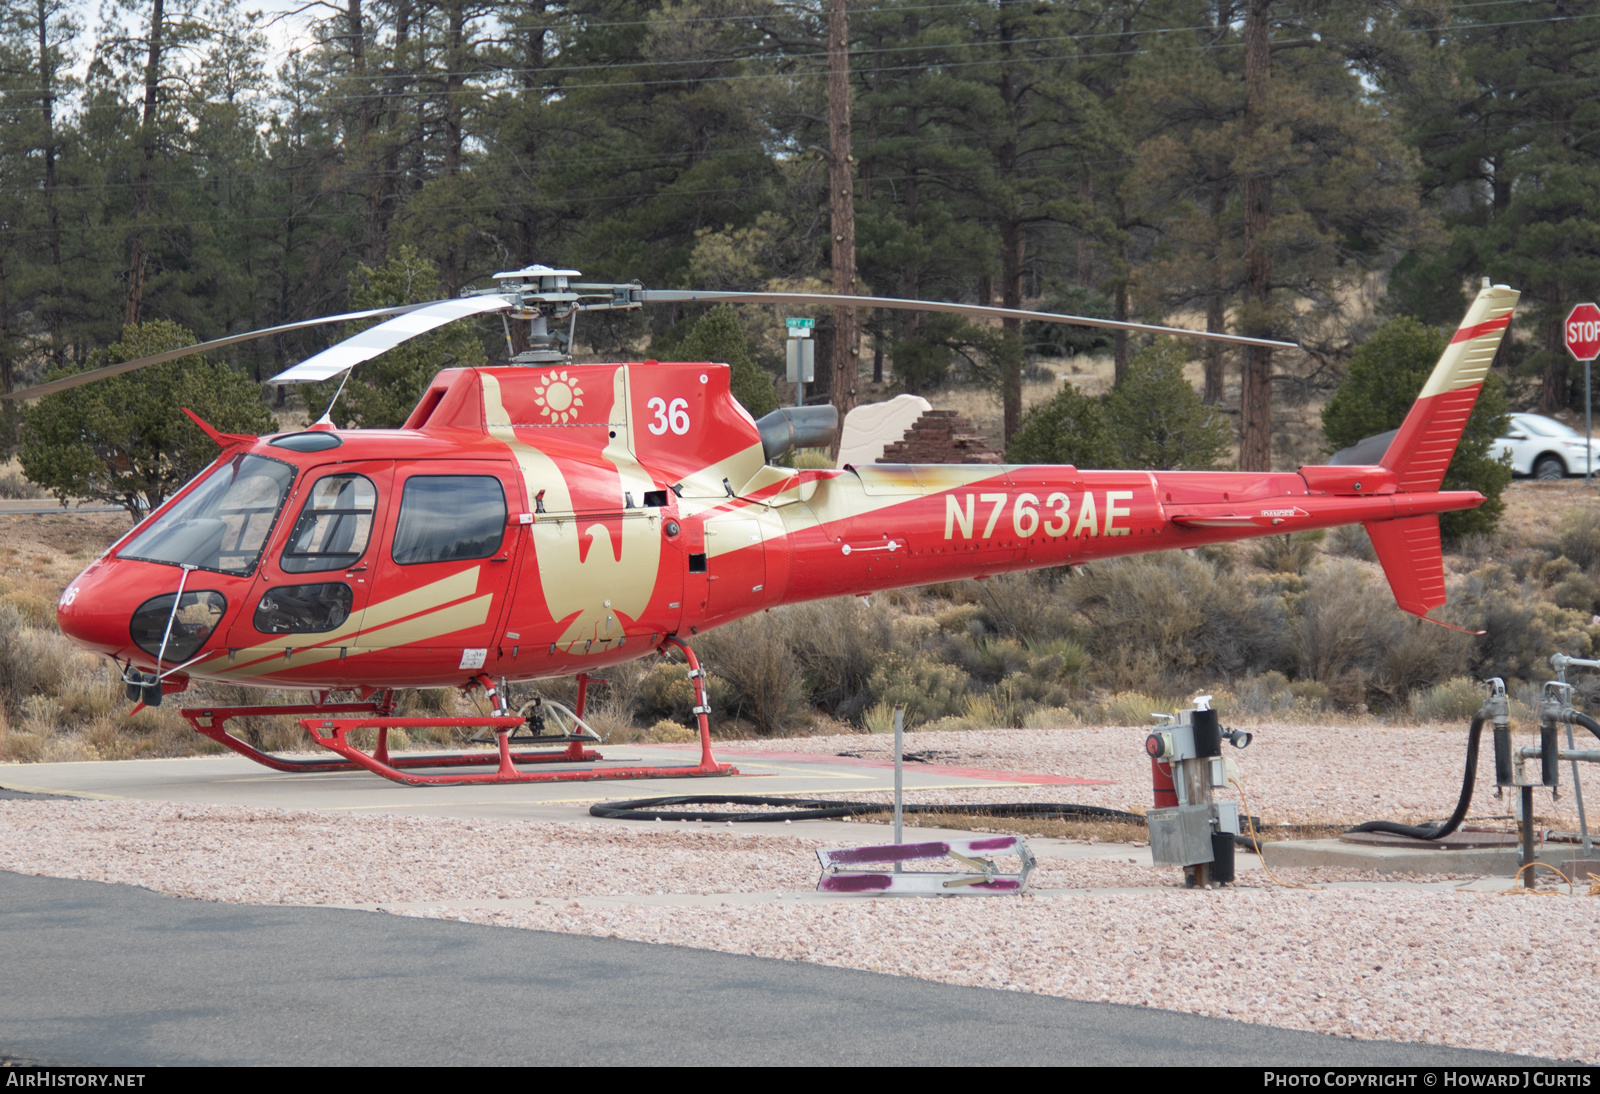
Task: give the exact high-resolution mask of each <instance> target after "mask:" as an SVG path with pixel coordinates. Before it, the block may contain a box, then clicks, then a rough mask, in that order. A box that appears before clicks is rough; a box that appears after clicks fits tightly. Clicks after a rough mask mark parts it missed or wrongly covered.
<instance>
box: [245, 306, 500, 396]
mask: <svg viewBox="0 0 1600 1094" xmlns="http://www.w3.org/2000/svg"><path fill="white" fill-rule="evenodd" d="M515 306H516V301H514V300H512V299H510V298H508V297H504V296H496V295H493V294H489V295H485V296H463V297H456V298H454V299H451V300H436V301H434V302H433V303H431V304H424V305H423V306H422V307H420V308H416V309H414V310H412V311H410V312H408V313H407V314H405V315H401V316H397V317H396V318H394V319H390V320H389V321H388V322H386V323H379V324H378V325H377V326H375V327H368V328H367V329H366V330H364V331H362V332H361V333H360V334H358V335H356V336H355V337H354V338H346V339H345V340H344V341H343V342H339V343H336V344H334V345H332V346H329V347H328V348H327V349H325V350H323V351H322V352H321V353H319V354H317V355H316V356H315V357H307V358H306V359H305V360H304V361H301V362H300V363H299V364H298V365H295V366H294V367H293V368H291V369H287V370H285V371H283V372H280V373H278V375H276V376H274V377H273V378H272V379H270V380H268V381H267V383H269V384H303V383H311V382H315V381H317V380H327V379H329V378H331V377H334V376H337V375H339V373H341V372H343V371H345V370H346V369H350V368H354V367H355V366H357V365H359V364H360V363H361V362H363V361H367V360H370V359H371V358H373V357H376V356H378V354H380V353H382V352H383V351H384V350H388V349H393V348H394V347H395V346H398V345H399V344H400V343H401V342H404V341H405V340H406V339H408V338H415V337H416V336H417V335H419V334H426V333H428V332H429V331H430V330H432V329H433V328H435V327H442V326H444V325H445V324H446V323H453V322H455V321H456V320H457V319H465V318H466V317H467V316H469V315H480V314H482V313H484V312H491V311H505V310H506V309H507V308H511V307H515Z"/></svg>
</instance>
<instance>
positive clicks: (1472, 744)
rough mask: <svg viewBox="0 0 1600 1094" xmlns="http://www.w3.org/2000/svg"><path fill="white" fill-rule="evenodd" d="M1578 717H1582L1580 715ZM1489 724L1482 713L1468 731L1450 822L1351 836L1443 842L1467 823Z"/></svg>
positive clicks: (1373, 824) (1378, 828)
mask: <svg viewBox="0 0 1600 1094" xmlns="http://www.w3.org/2000/svg"><path fill="white" fill-rule="evenodd" d="M1578 717H1580V718H1581V717H1583V715H1581V714H1580V715H1579V716H1578ZM1487 720H1488V715H1487V714H1486V713H1485V712H1484V711H1482V710H1480V711H1478V713H1476V714H1474V715H1473V716H1472V728H1471V729H1469V730H1468V731H1467V733H1468V736H1467V770H1466V771H1465V773H1463V774H1462V776H1461V797H1460V799H1459V800H1457V802H1456V811H1455V812H1454V813H1452V814H1450V819H1449V820H1447V821H1445V822H1444V823H1443V824H1440V823H1439V822H1438V821H1433V822H1431V823H1429V824H1420V825H1411V824H1396V823H1395V822H1393V821H1367V822H1366V823H1365V824H1358V825H1356V826H1355V827H1354V828H1351V829H1348V831H1351V832H1389V833H1391V834H1393V835H1396V836H1410V837H1411V838H1412V839H1430V840H1431V839H1444V837H1446V836H1448V835H1449V834H1450V833H1452V832H1454V831H1455V830H1456V829H1457V828H1460V827H1461V822H1462V821H1464V820H1466V819H1467V809H1468V808H1470V807H1471V805H1472V787H1473V784H1474V783H1476V782H1477V781H1478V740H1479V738H1480V737H1482V736H1483V723H1484V722H1485V721H1487Z"/></svg>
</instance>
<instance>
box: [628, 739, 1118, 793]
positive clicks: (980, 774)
mask: <svg viewBox="0 0 1600 1094" xmlns="http://www.w3.org/2000/svg"><path fill="white" fill-rule="evenodd" d="M651 747H653V748H685V749H695V748H699V747H700V746H699V745H652V746H651ZM717 755H718V756H723V755H727V756H737V757H739V758H741V759H746V760H750V761H752V762H759V761H761V760H774V761H782V762H787V763H823V764H841V765H843V766H846V767H880V768H881V767H893V766H894V761H893V760H873V759H868V758H867V757H865V756H828V755H822V754H818V753H815V752H735V751H733V750H732V749H726V748H719V749H717ZM906 770H908V771H922V772H927V773H929V774H932V775H946V776H949V777H951V778H958V779H985V780H988V781H989V782H1004V783H1040V784H1042V785H1045V786H1115V785H1116V780H1115V779H1080V778H1077V777H1076V776H1073V775H1028V774H1024V773H1022V772H1020V771H989V770H986V769H985V768H981V767H943V766H941V765H939V764H924V763H912V764H907V765H906Z"/></svg>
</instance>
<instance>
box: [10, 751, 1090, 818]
mask: <svg viewBox="0 0 1600 1094" xmlns="http://www.w3.org/2000/svg"><path fill="white" fill-rule="evenodd" d="M601 752H602V754H603V755H604V757H605V762H604V764H602V765H598V766H610V765H613V764H616V765H619V766H635V765H641V764H651V765H662V766H666V765H675V764H684V765H689V764H692V763H694V762H695V760H697V759H698V754H699V749H698V746H694V747H692V748H691V746H683V745H616V746H606V747H604V748H603V749H601ZM717 758H718V759H719V760H721V761H723V762H724V763H732V764H733V765H734V766H735V767H736V768H737V769H738V771H739V774H738V775H734V776H728V777H720V778H683V779H670V778H668V779H622V780H616V781H594V782H581V783H573V782H566V783H512V784H506V785H492V784H486V785H476V786H401V785H399V784H397V783H393V782H390V781H388V780H387V779H382V778H379V777H378V776H376V775H372V774H368V773H367V772H315V773H294V774H288V773H283V772H278V771H272V770H270V769H268V768H265V767H262V766H260V765H259V764H256V763H254V762H252V761H250V760H247V759H245V758H244V757H242V756H232V755H228V756H199V757H188V758H184V759H169V760H118V761H104V762H84V763H57V764H0V786H4V787H8V788H10V789H13V790H25V791H31V792H35V793H45V794H69V795H74V796H78V797H91V798H106V799H112V800H131V801H165V802H193V803H203V804H208V805H248V806H256V807H260V808H272V809H314V810H328V811H334V812H340V811H356V810H359V811H364V812H377V813H393V814H404V815H411V816H430V817H455V818H462V819H473V818H484V819H516V820H573V819H576V818H577V817H578V816H586V815H587V810H588V808H589V806H590V805H592V804H593V803H595V802H598V801H621V800H626V799H629V798H643V797H663V796H667V795H679V794H763V795H784V796H802V797H803V796H806V795H813V794H832V795H856V794H862V793H868V792H872V791H886V790H893V789H894V770H893V767H892V766H891V765H890V764H889V763H887V762H885V761H881V760H871V759H862V758H859V757H854V756H815V755H804V754H799V753H765V754H758V753H741V752H740V751H739V750H738V748H737V747H732V746H731V747H729V748H727V749H718V750H717ZM585 766H587V767H594V766H597V765H577V764H573V765H551V767H550V770H562V769H567V768H574V769H575V768H579V767H585ZM904 779H905V788H906V791H907V793H914V792H916V791H925V790H936V789H949V788H966V787H996V786H1003V787H1006V788H1008V789H1015V790H1017V791H1018V792H1019V795H1020V796H1021V797H1026V788H1027V787H1029V786H1060V785H1073V784H1077V785H1094V784H1100V783H1102V782H1103V780H1098V779H1076V778H1069V777H1064V776H1060V775H1030V774H1027V773H1017V772H1009V771H985V770H981V769H975V768H958V767H941V766H936V765H932V764H920V763H908V764H906V765H905V775H904Z"/></svg>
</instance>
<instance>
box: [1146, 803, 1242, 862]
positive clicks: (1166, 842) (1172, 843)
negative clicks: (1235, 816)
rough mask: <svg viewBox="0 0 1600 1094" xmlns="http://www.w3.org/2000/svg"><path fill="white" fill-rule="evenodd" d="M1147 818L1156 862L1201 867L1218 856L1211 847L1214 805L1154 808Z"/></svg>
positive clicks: (1151, 852)
mask: <svg viewBox="0 0 1600 1094" xmlns="http://www.w3.org/2000/svg"><path fill="white" fill-rule="evenodd" d="M1145 821H1146V823H1148V824H1149V826H1150V857H1151V858H1152V859H1153V860H1154V861H1155V863H1156V865H1158V866H1198V865H1200V864H1201V863H1206V862H1211V861H1212V860H1213V859H1214V858H1215V857H1216V856H1215V855H1214V854H1213V853H1212V850H1211V831H1212V829H1211V806H1209V805H1180V806H1178V807H1177V808H1176V809H1152V810H1150V811H1149V812H1147V813H1146V814H1145ZM1234 823H1235V824H1237V823H1238V822H1237V821H1235V822H1234Z"/></svg>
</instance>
